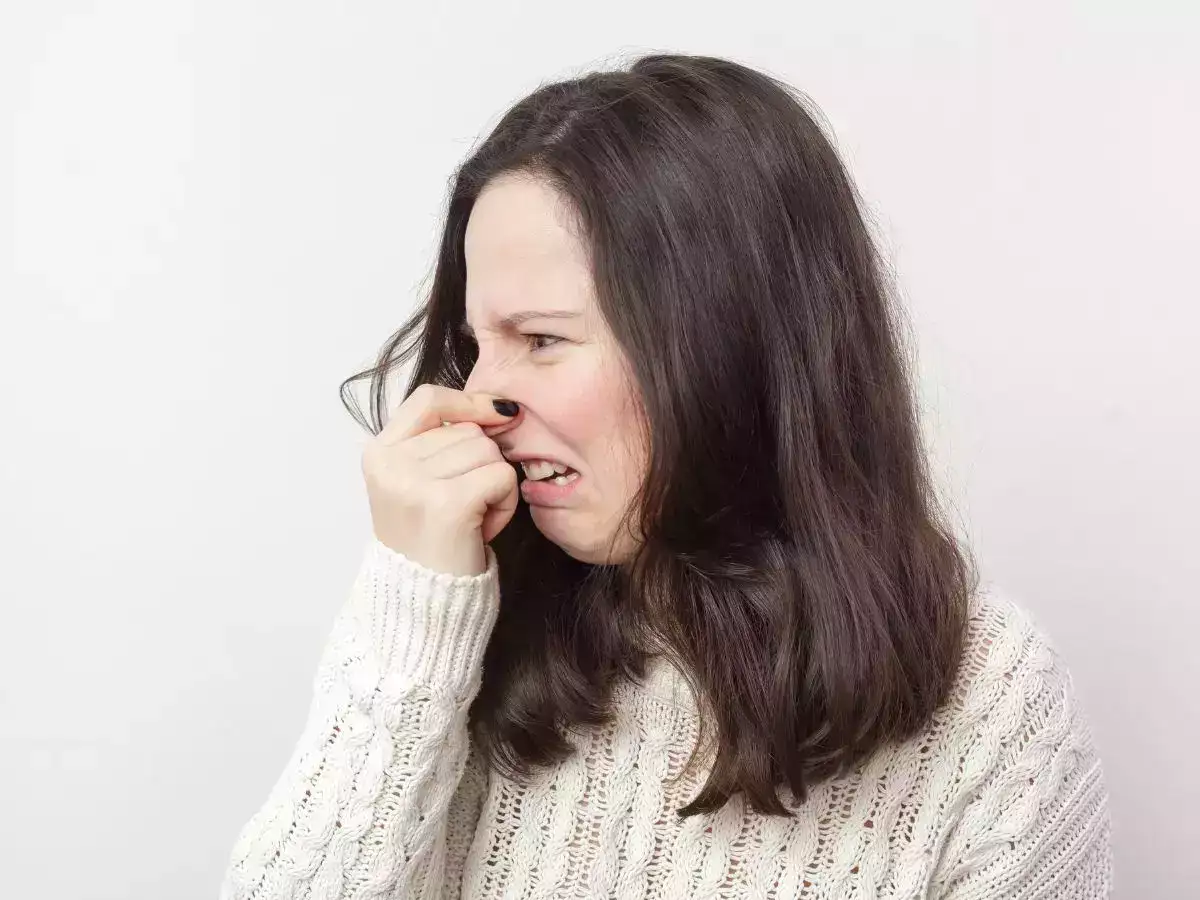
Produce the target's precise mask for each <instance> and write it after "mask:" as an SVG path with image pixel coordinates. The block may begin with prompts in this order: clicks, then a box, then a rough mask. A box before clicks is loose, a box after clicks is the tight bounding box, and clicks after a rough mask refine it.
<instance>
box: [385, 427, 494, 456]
mask: <svg viewBox="0 0 1200 900" xmlns="http://www.w3.org/2000/svg"><path fill="white" fill-rule="evenodd" d="M483 436H484V431H483V429H482V428H481V427H480V426H479V425H478V424H476V423H475V422H451V423H450V424H449V425H446V426H443V427H441V428H430V429H429V430H428V431H426V432H423V433H421V434H418V435H417V436H416V437H411V438H409V439H408V440H407V441H405V442H404V448H405V451H406V452H407V453H408V455H409V457H410V458H412V459H429V457H431V456H435V455H437V454H438V453H441V452H442V451H443V450H445V449H447V448H448V447H451V446H453V445H455V444H458V443H461V442H463V441H469V440H472V439H474V438H479V437H483Z"/></svg>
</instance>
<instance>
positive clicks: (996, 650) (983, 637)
mask: <svg viewBox="0 0 1200 900" xmlns="http://www.w3.org/2000/svg"><path fill="white" fill-rule="evenodd" d="M1071 687H1072V686H1071V674H1070V670H1069V669H1068V666H1067V662H1066V660H1065V659H1064V658H1063V657H1062V655H1061V654H1060V653H1059V651H1058V648H1057V646H1056V644H1055V642H1054V640H1053V638H1052V637H1051V635H1050V634H1049V633H1048V632H1047V631H1046V630H1045V629H1044V628H1043V627H1042V626H1041V624H1040V623H1039V621H1038V619H1037V618H1036V616H1035V615H1034V614H1033V613H1032V612H1031V611H1030V609H1029V607H1028V606H1026V605H1025V604H1024V602H1022V601H1021V600H1020V599H1018V598H1017V597H1015V596H1014V595H1013V594H1012V593H1011V592H1009V591H1008V590H1006V589H1004V588H1002V587H1001V586H999V585H996V584H994V583H985V584H982V585H981V586H980V587H979V588H978V589H977V590H976V591H975V592H974V594H973V595H972V596H971V599H970V601H969V603H968V613H967V623H966V634H965V636H964V640H963V648H962V656H961V658H960V663H959V669H958V672H957V677H956V679H955V683H954V686H953V688H952V690H951V696H950V698H949V700H950V702H951V703H953V702H955V701H957V702H958V704H959V705H960V706H961V707H962V708H963V709H966V710H970V709H971V708H973V707H975V706H977V705H979V704H986V703H989V702H991V703H994V702H996V701H998V700H999V699H1000V697H1001V696H1002V695H1014V696H1016V695H1020V696H1024V697H1026V698H1027V699H1031V698H1033V697H1035V696H1039V695H1043V694H1054V695H1060V694H1062V693H1064V692H1070V691H1071Z"/></svg>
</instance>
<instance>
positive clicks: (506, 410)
mask: <svg viewBox="0 0 1200 900" xmlns="http://www.w3.org/2000/svg"><path fill="white" fill-rule="evenodd" d="M492 406H494V407H496V412H498V413H500V415H502V416H515V415H516V414H517V412H518V411H519V410H520V409H521V407H519V406H517V402H516V401H515V400H493V401H492Z"/></svg>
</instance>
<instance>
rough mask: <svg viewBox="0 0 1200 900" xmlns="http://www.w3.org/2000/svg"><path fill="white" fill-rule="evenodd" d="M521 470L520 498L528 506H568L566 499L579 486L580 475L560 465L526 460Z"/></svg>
mask: <svg viewBox="0 0 1200 900" xmlns="http://www.w3.org/2000/svg"><path fill="white" fill-rule="evenodd" d="M521 468H522V470H524V472H525V480H524V481H522V482H521V496H522V497H524V498H525V501H526V502H527V503H528V504H529V505H530V506H568V505H569V504H568V502H567V501H568V498H569V497H570V496H571V494H573V493H574V492H575V489H576V488H577V487H578V486H579V481H580V477H581V476H580V474H579V473H578V472H577V471H575V470H574V469H572V468H571V467H570V466H567V465H563V464H562V463H553V462H550V461H549V460H543V459H537V460H528V461H525V462H522V463H521Z"/></svg>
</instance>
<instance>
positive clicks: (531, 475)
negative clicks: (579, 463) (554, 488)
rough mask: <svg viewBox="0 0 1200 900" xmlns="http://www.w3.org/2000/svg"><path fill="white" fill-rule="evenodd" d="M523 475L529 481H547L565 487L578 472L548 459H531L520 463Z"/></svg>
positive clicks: (577, 475) (576, 476)
mask: <svg viewBox="0 0 1200 900" xmlns="http://www.w3.org/2000/svg"><path fill="white" fill-rule="evenodd" d="M521 468H522V469H523V470H524V471H525V477H526V478H527V479H528V480H530V481H549V482H551V483H553V484H556V485H558V486H559V487H566V486H567V485H568V484H570V483H571V482H572V481H574V480H575V479H577V478H578V477H579V473H578V472H576V471H575V470H574V469H572V468H571V467H570V466H566V465H563V464H562V463H555V462H550V460H548V459H531V460H527V461H526V462H523V463H521Z"/></svg>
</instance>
